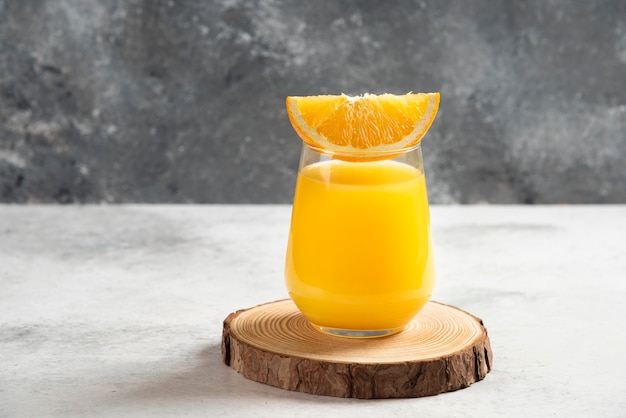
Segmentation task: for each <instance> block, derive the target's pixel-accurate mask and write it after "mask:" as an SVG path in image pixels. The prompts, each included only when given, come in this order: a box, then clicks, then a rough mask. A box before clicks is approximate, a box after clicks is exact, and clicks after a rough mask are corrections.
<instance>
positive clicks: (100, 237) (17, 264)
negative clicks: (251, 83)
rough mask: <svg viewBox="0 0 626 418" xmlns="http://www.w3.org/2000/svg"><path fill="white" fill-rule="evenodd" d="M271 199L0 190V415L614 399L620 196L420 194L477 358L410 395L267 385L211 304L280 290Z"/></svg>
mask: <svg viewBox="0 0 626 418" xmlns="http://www.w3.org/2000/svg"><path fill="white" fill-rule="evenodd" d="M289 215H290V208H289V207H288V206H91V207H89V206H88V207H76V206H72V207H58V206H0V416H2V417H5V416H6V417H29V416H33V417H44V416H45V417H57V416H58V417H72V416H81V417H82V416H102V417H119V416H127V417H141V416H150V417H159V416H168V417H171V416H241V417H246V416H251V417H253V416H254V417H274V418H278V417H309V416H310V417H319V416H324V417H334V416H381V417H382V416H424V417H491V416H494V417H496V416H497V417H500V416H509V417H510V416H523V417H531V416H532V417H535V416H536V417H551V416H558V417H624V416H626V327H625V326H624V322H625V320H626V304H625V303H626V244H624V237H625V234H626V206H553V207H546V206H523V207H522V206H499V207H493V206H473V207H459V206H453V207H437V206H435V207H433V208H432V221H433V237H434V240H435V250H436V256H437V267H438V285H437V289H436V292H435V297H434V299H436V300H439V301H442V302H445V303H449V304H453V305H457V306H459V307H461V308H463V309H465V310H467V311H469V312H472V313H473V314H475V315H477V316H479V317H481V318H482V319H483V320H484V322H485V325H486V326H487V328H488V330H489V334H490V337H491V342H492V347H493V352H494V368H493V370H492V372H491V373H490V374H489V375H488V376H487V378H486V379H485V380H483V381H481V382H478V383H476V384H474V385H473V386H471V387H470V388H467V389H464V390H461V391H457V392H453V393H447V394H443V395H438V396H435V397H430V398H421V399H399V400H372V401H363V400H354V399H338V398H329V397H317V396H311V395H307V394H301V393H295V392H288V391H283V390H280V389H276V388H273V387H269V386H265V385H262V384H259V383H255V382H252V381H248V380H246V379H245V378H244V377H242V376H241V375H239V374H237V373H236V372H234V371H233V370H232V369H230V368H228V367H226V366H224V365H223V364H222V362H221V354H220V338H221V330H222V320H223V319H224V318H225V317H226V315H227V314H228V313H230V312H232V311H234V310H237V309H239V308H245V307H250V306H254V305H256V304H259V303H263V302H267V301H271V300H276V299H281V298H284V297H286V291H285V289H284V286H283V281H282V266H283V253H284V250H285V246H286V238H287V231H288V224H289Z"/></svg>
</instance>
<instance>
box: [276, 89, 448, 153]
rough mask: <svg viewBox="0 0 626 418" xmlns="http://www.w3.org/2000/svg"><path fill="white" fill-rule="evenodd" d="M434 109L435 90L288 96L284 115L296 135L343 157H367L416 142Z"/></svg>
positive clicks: (399, 149)
mask: <svg viewBox="0 0 626 418" xmlns="http://www.w3.org/2000/svg"><path fill="white" fill-rule="evenodd" d="M438 109H439V93H409V94H404V95H393V94H381V95H374V94H364V95H362V96H355V97H351V96H346V95H345V94H342V95H338V96H335V95H327V96H289V97H287V114H288V115H289V120H290V121H291V125H292V126H293V128H294V129H295V130H296V132H297V133H298V135H299V136H300V137H301V138H302V140H303V141H304V142H305V143H306V144H307V145H309V146H311V147H313V148H318V149H321V150H324V151H326V152H329V153H332V154H336V155H337V157H339V158H341V156H346V159H361V158H362V159H371V158H376V157H374V156H377V155H378V156H380V155H384V154H389V155H391V154H397V153H398V152H399V151H403V150H407V149H410V148H412V147H414V146H416V145H417V144H418V143H419V142H420V141H421V139H422V138H423V137H424V135H425V134H426V132H428V129H429V128H430V125H432V123H433V120H434V119H435V116H436V115H437V110H438Z"/></svg>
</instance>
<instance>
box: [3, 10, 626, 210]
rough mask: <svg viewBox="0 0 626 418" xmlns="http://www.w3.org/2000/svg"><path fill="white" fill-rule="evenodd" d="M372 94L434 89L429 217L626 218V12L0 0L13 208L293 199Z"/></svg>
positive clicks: (6, 197) (6, 187)
mask: <svg viewBox="0 0 626 418" xmlns="http://www.w3.org/2000/svg"><path fill="white" fill-rule="evenodd" d="M366 91H369V92H374V93H381V92H385V91H388V92H393V93H404V92H407V91H441V95H442V102H441V108H440V112H439V115H438V117H437V120H436V121H435V123H434V125H433V127H432V128H431V131H430V133H429V134H428V135H427V137H426V138H425V139H424V142H423V144H424V156H425V162H426V170H427V179H428V182H429V193H430V198H431V202H434V203H484V202H489V203H586V202H600V203H602V202H622V203H625V202H626V162H625V157H626V2H625V1H623V0H598V1H570V0H552V1H543V0H534V1H505V0H501V1H482V0H463V1H444V0H441V1H288V0H267V1H261V0H257V1H243V0H241V1H239V0H219V1H201V0H196V1H191V0H189V1H181V0H178V1H174V0H170V1H165V0H163V1H147V0H145V1H142V0H118V1H98V0H57V1H55V0H50V1H33V0H31V1H23V0H0V202H17V203H41V202H59V203H71V202H76V203H83V202H88V203H91V202H94V203H101V202H108V203H117V202H211V203H222V202H230V203H248V202H254V203H265V202H274V203H288V202H290V201H291V198H292V194H293V186H294V183H295V174H296V167H297V163H298V157H299V150H300V141H299V139H298V137H297V136H296V135H295V133H294V132H293V130H292V129H291V126H290V125H289V122H288V119H287V116H286V112H285V109H284V99H285V96H287V95H309V94H320V93H341V92H345V93H348V94H356V93H362V92H366Z"/></svg>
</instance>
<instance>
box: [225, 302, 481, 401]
mask: <svg viewBox="0 0 626 418" xmlns="http://www.w3.org/2000/svg"><path fill="white" fill-rule="evenodd" d="M222 356H223V360H224V363H225V364H226V365H228V366H230V367H232V368H233V369H235V370H236V371H238V372H239V373H241V374H243V375H244V376H245V377H247V378H248V379H251V380H254V381H256V382H260V383H264V384H268V385H272V386H276V387H279V388H282V389H287V390H293V391H298V392H305V393H311V394H316V395H326V396H337V397H344V398H362V399H372V398H413V397H421V396H429V395H436V394H438V393H443V392H450V391H454V390H457V389H462V388H465V387H467V386H469V385H471V384H472V383H474V382H477V381H479V380H482V379H483V378H484V377H485V376H486V375H487V373H489V371H490V370H491V365H492V353H491V347H490V344H489V337H488V335H487V330H486V329H485V327H484V326H483V323H482V321H481V320H480V319H478V318H476V317H474V316H473V315H470V314H468V313H467V312H464V311H462V310H460V309H458V308H455V307H453V306H449V305H444V304H441V303H437V302H432V301H431V302H429V303H428V304H427V305H426V306H425V307H424V309H422V311H421V312H420V313H419V315H418V316H417V317H416V318H415V319H414V320H413V321H412V322H411V323H410V324H409V326H408V327H407V328H406V329H405V330H403V331H402V332H400V333H398V334H395V335H391V336H388V337H382V338H368V339H357V338H342V337H336V336H332V335H327V334H325V333H322V332H320V331H318V330H316V329H315V328H313V326H312V325H311V324H310V323H309V322H308V321H307V320H306V318H305V317H304V316H303V315H302V314H301V313H300V311H298V309H297V308H296V306H295V305H294V304H293V302H292V301H291V300H280V301H276V302H270V303H267V304H264V305H259V306H256V307H254V308H251V309H244V310H240V311H237V312H234V313H232V314H230V315H229V316H228V317H227V318H226V319H225V320H224V329H223V335H222Z"/></svg>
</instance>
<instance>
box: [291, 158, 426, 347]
mask: <svg viewBox="0 0 626 418" xmlns="http://www.w3.org/2000/svg"><path fill="white" fill-rule="evenodd" d="M420 157H421V154H420ZM429 222H430V219H429V209H428V198H427V194H426V181H425V178H424V174H423V172H422V171H421V170H420V169H418V168H415V167H413V166H412V165H409V164H405V163H402V162H396V161H393V160H385V161H375V162H346V161H339V160H327V161H321V162H316V163H314V164H311V165H307V166H305V167H303V168H302V169H301V171H300V173H299V174H298V179H297V184H296V191H295V197H294V203H293V213H292V220H291V230H290V234H289V243H288V248H287V258H286V268H285V276H286V283H287V288H288V290H289V295H290V296H291V298H292V299H293V301H294V302H295V303H296V305H297V306H298V308H299V309H300V311H301V312H302V313H303V314H304V315H305V316H306V317H307V319H308V320H309V321H310V322H311V323H313V324H314V325H315V326H317V327H318V328H321V329H322V330H325V331H329V332H333V330H348V331H350V330H352V331H376V330H378V331H381V332H380V334H378V335H385V334H389V333H393V332H397V331H400V330H401V329H402V328H404V326H406V324H408V323H409V322H410V321H411V319H412V318H413V317H414V316H415V315H416V314H417V313H418V311H419V310H420V309H421V308H422V307H423V306H424V305H425V304H426V302H427V301H428V299H429V298H430V296H431V293H432V291H433V288H434V284H435V278H434V263H433V254H432V248H431V245H430V229H429ZM335 333H337V334H340V335H341V332H335ZM346 335H352V334H349V333H347V334H346ZM354 335H357V336H358V335H359V334H354ZM364 335H369V334H364ZM376 335H377V334H375V333H374V334H371V336H376Z"/></svg>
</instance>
